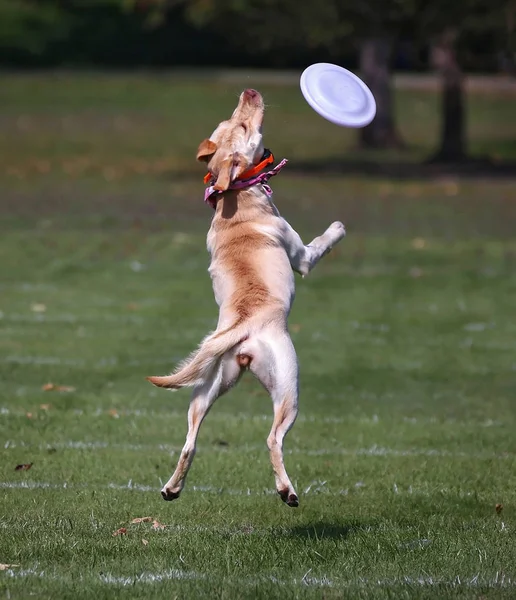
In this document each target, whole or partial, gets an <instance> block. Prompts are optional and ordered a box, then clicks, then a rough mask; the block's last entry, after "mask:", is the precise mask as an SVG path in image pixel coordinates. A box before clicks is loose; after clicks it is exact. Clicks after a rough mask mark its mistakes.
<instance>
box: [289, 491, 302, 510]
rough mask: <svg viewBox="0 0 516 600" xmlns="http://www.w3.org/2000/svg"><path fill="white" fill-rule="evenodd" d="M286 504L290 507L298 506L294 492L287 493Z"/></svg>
mask: <svg viewBox="0 0 516 600" xmlns="http://www.w3.org/2000/svg"><path fill="white" fill-rule="evenodd" d="M287 504H288V506H291V507H292V508H295V507H296V506H299V499H298V497H297V496H296V495H295V494H289V496H288V498H287Z"/></svg>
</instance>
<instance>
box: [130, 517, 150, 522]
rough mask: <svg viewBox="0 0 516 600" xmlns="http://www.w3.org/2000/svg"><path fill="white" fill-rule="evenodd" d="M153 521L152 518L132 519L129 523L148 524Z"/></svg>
mask: <svg viewBox="0 0 516 600" xmlns="http://www.w3.org/2000/svg"><path fill="white" fill-rule="evenodd" d="M153 520H154V519H153V518H152V517H136V519H133V520H132V521H131V523H150V522H151V521H153Z"/></svg>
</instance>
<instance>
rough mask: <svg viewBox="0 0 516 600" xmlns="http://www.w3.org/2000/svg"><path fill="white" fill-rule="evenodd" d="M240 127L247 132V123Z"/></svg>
mask: <svg viewBox="0 0 516 600" xmlns="http://www.w3.org/2000/svg"><path fill="white" fill-rule="evenodd" d="M240 127H242V129H243V130H244V133H247V125H245V124H244V123H242V124H241V125H240Z"/></svg>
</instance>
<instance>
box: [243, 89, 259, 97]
mask: <svg viewBox="0 0 516 600" xmlns="http://www.w3.org/2000/svg"><path fill="white" fill-rule="evenodd" d="M244 95H245V96H249V98H256V96H258V92H257V91H256V90H253V89H248V90H245V92H244Z"/></svg>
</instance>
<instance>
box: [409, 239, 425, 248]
mask: <svg viewBox="0 0 516 600" xmlns="http://www.w3.org/2000/svg"><path fill="white" fill-rule="evenodd" d="M425 246H426V242H425V240H424V239H423V238H415V239H413V240H412V247H413V248H416V249H417V250H421V249H423V248H424V247H425Z"/></svg>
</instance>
